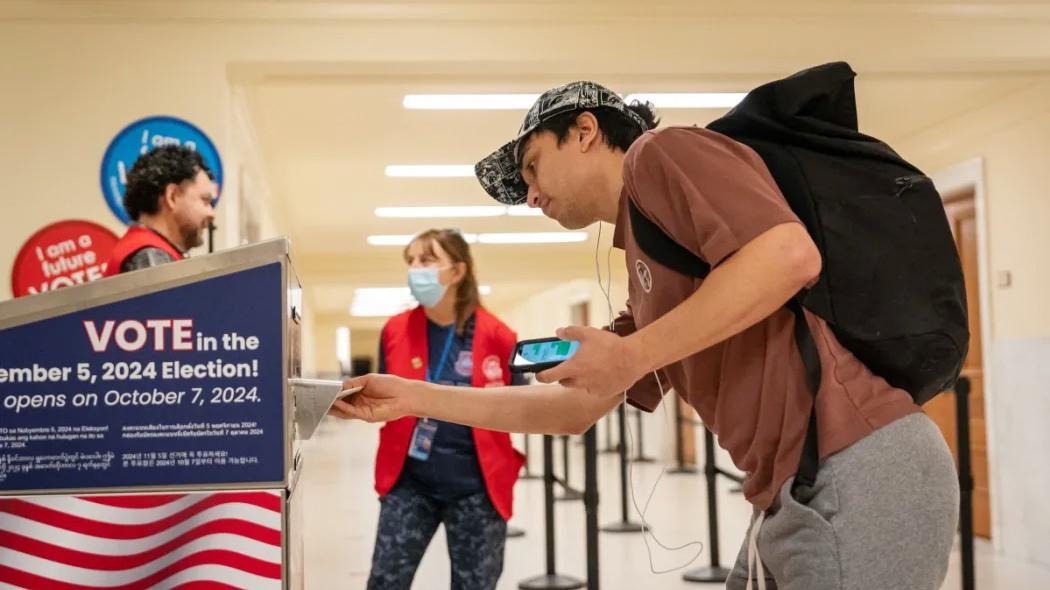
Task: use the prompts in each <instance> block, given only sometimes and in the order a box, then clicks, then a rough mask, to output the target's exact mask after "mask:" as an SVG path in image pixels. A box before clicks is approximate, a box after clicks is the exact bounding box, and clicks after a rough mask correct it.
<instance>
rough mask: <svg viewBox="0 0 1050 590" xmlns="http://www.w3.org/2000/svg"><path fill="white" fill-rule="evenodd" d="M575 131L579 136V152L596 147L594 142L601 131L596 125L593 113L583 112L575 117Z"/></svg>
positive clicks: (596, 120)
mask: <svg viewBox="0 0 1050 590" xmlns="http://www.w3.org/2000/svg"><path fill="white" fill-rule="evenodd" d="M576 130H577V132H578V133H579V134H580V135H579V138H578V141H579V144H580V151H581V152H586V151H588V150H590V149H591V148H592V147H595V146H596V145H598V144H597V143H595V142H597V141H598V139H599V137H600V135H601V132H602V130H601V127H600V126H599V125H598V118H597V117H595V116H594V113H592V112H590V111H584V112H582V113H580V114H579V115H577V117H576Z"/></svg>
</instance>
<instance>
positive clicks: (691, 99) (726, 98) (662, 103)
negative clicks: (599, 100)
mask: <svg viewBox="0 0 1050 590" xmlns="http://www.w3.org/2000/svg"><path fill="white" fill-rule="evenodd" d="M743 99H744V93H743V92H642V93H637V94H628V95H627V98H625V99H624V101H626V102H627V103H628V104H630V103H631V102H632V101H635V100H637V101H639V102H651V103H653V105H655V106H656V107H657V108H661V109H720V108H731V107H735V106H736V105H737V103H739V102H740V101H741V100H743Z"/></svg>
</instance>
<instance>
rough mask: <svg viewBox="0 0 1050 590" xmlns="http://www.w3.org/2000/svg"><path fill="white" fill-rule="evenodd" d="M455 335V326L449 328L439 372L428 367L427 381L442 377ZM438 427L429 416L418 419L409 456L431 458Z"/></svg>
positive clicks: (419, 459) (410, 444)
mask: <svg viewBox="0 0 1050 590" xmlns="http://www.w3.org/2000/svg"><path fill="white" fill-rule="evenodd" d="M455 335H456V329H455V327H454V326H453V327H451V328H449V330H448V339H447V340H445V350H443V351H442V352H441V360H440V361H438V365H437V373H436V374H435V375H433V376H432V375H431V374H430V368H429V367H427V381H430V382H432V383H433V382H435V381H437V380H438V378H440V377H441V372H442V370H443V369H444V368H445V363H446V362H447V361H448V351H449V349H450V348H452V339H453V337H455ZM437 429H438V425H437V422H431V421H430V420H429V419H427V418H423V419H422V420H419V421H417V422H416V429H415V431H413V432H412V442H411V443H409V445H408V456H409V457H412V458H413V459H415V460H417V461H426V460H427V459H429V458H430V450H431V448H432V447H433V446H434V437H435V436H436V435H437Z"/></svg>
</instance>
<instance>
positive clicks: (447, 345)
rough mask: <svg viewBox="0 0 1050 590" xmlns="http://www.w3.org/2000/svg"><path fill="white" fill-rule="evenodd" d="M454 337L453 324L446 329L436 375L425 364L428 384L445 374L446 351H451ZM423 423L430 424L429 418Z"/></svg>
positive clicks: (454, 327) (428, 365) (424, 419)
mask: <svg viewBox="0 0 1050 590" xmlns="http://www.w3.org/2000/svg"><path fill="white" fill-rule="evenodd" d="M455 336H456V325H455V324H453V325H451V326H449V328H448V338H446V339H445V349H444V350H442V351H441V360H439V361H438V364H437V373H436V374H433V373H431V366H430V364H429V363H428V364H427V371H426V377H427V382H428V383H434V382H436V381H437V380H438V379H440V378H441V374H442V373H444V372H445V363H446V362H448V351H449V350H451V349H452V339H453V338H454V337H455ZM423 422H426V423H428V422H430V419H429V418H423Z"/></svg>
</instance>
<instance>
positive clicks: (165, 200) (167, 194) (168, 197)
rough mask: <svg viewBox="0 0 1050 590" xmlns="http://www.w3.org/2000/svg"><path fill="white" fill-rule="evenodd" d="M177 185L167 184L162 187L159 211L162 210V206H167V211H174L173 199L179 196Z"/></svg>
mask: <svg viewBox="0 0 1050 590" xmlns="http://www.w3.org/2000/svg"><path fill="white" fill-rule="evenodd" d="M179 190H180V189H179V185H177V184H175V183H174V182H169V183H168V184H167V185H166V186H165V187H164V194H162V195H161V196H160V201H161V202H160V205H161V206H160V207H159V208H160V209H161V210H163V209H164V206H165V205H167V208H168V209H172V210H174V209H175V198H176V196H178V194H179Z"/></svg>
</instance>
